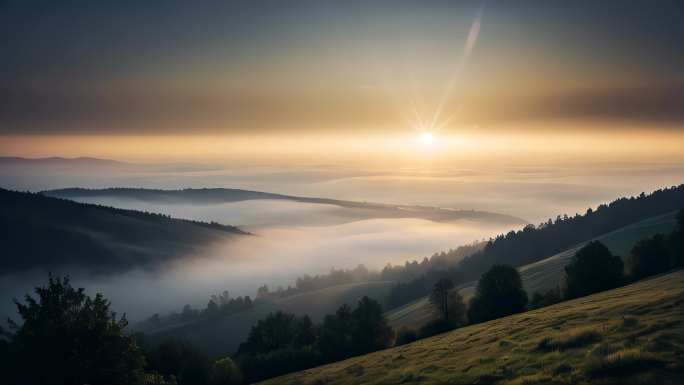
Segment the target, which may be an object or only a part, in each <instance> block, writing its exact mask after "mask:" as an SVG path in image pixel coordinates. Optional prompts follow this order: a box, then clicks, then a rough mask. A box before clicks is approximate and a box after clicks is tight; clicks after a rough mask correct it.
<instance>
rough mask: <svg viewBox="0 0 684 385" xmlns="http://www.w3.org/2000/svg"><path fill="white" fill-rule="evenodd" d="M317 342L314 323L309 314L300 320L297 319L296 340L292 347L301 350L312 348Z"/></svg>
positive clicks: (295, 323) (295, 324) (295, 325)
mask: <svg viewBox="0 0 684 385" xmlns="http://www.w3.org/2000/svg"><path fill="white" fill-rule="evenodd" d="M315 341H316V335H315V334H314V330H313V321H311V317H309V315H308V314H304V316H303V317H302V318H300V319H295V322H294V340H293V341H292V347H293V348H295V349H301V348H303V347H305V346H311V345H313V343H314V342H315Z"/></svg>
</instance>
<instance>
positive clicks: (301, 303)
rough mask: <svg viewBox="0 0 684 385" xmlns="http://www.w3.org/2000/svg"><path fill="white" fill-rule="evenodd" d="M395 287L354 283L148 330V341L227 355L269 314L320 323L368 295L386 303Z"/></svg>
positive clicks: (145, 333) (376, 283)
mask: <svg viewBox="0 0 684 385" xmlns="http://www.w3.org/2000/svg"><path fill="white" fill-rule="evenodd" d="M392 284H393V282H364V283H350V284H345V285H337V286H332V287H328V288H325V289H321V290H316V291H312V292H307V293H302V294H297V295H294V296H291V297H287V298H282V299H278V300H276V301H273V302H270V303H267V304H264V305H260V306H256V307H254V308H253V309H250V310H248V311H244V312H241V313H237V314H233V315H229V316H223V317H215V318H209V319H202V320H198V321H192V322H188V323H184V324H179V325H173V326H170V327H165V328H159V329H153V330H144V331H143V332H144V335H145V342H146V343H151V344H154V343H155V342H157V341H161V340H164V339H167V338H178V339H181V340H183V341H186V342H190V343H192V344H193V345H195V346H201V347H202V351H203V352H206V353H208V354H211V355H213V356H217V357H218V356H225V355H227V354H229V353H232V352H233V351H234V349H236V348H237V346H238V345H239V344H240V343H241V342H244V340H245V338H246V336H247V333H248V332H249V329H250V328H251V327H252V326H253V325H255V324H256V323H257V321H258V320H259V319H262V318H264V317H266V315H267V314H268V313H271V312H275V311H277V310H282V311H285V312H289V313H294V314H297V315H304V314H308V315H309V316H310V317H311V318H312V320H313V321H314V322H320V321H321V320H322V319H323V316H325V315H326V314H330V313H334V312H335V310H337V308H339V307H340V306H342V304H344V303H347V304H354V303H356V301H357V300H358V299H359V298H361V297H362V296H364V295H367V296H369V297H371V298H374V299H376V300H378V301H379V302H380V303H383V302H384V300H385V299H386V297H387V294H388V292H389V290H390V288H391V287H392Z"/></svg>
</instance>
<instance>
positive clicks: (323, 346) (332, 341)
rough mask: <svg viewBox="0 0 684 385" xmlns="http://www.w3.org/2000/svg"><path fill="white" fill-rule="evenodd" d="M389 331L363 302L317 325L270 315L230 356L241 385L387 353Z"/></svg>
mask: <svg viewBox="0 0 684 385" xmlns="http://www.w3.org/2000/svg"><path fill="white" fill-rule="evenodd" d="M393 342H394V331H393V329H392V328H391V327H390V326H389V325H388V323H387V319H386V318H385V317H384V316H383V310H382V307H381V306H380V304H379V303H378V302H377V301H375V300H373V299H370V298H368V297H367V296H364V297H363V298H361V299H359V302H358V303H357V305H356V308H354V309H352V308H351V307H350V306H349V305H347V304H344V305H342V306H341V307H340V308H339V309H337V311H336V312H335V313H334V314H328V315H326V316H325V317H324V319H323V322H321V323H320V324H313V322H312V321H311V318H309V317H308V316H306V315H305V316H302V317H296V316H295V315H294V314H289V313H284V312H280V311H279V312H276V313H271V314H269V315H268V316H266V318H264V319H262V320H259V321H258V322H257V324H256V325H254V326H253V327H252V328H251V330H250V332H249V335H248V336H247V341H245V342H244V343H242V344H240V346H239V347H238V350H237V352H236V354H235V356H234V360H235V362H236V363H237V364H238V366H239V367H240V368H241V370H242V373H243V374H244V379H245V381H247V382H256V381H261V380H264V379H267V378H271V377H275V376H279V375H282V374H286V373H290V372H293V371H297V370H302V369H306V368H310V367H313V366H318V365H322V364H324V363H328V362H334V361H338V360H341V359H345V358H348V357H352V356H355V355H360V354H365V353H369V352H372V351H376V350H379V349H384V348H386V347H389V346H390V345H391V344H392V343H393Z"/></svg>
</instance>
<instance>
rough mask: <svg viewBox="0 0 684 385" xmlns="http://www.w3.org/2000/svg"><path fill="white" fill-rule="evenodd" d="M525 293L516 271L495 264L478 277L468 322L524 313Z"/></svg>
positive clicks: (506, 266)
mask: <svg viewBox="0 0 684 385" xmlns="http://www.w3.org/2000/svg"><path fill="white" fill-rule="evenodd" d="M526 304H527V293H526V292H525V290H523V286H522V280H521V279H520V274H519V273H518V270H516V269H515V268H513V267H512V266H509V265H501V264H496V265H494V266H492V267H491V268H490V269H489V270H488V271H487V272H486V273H484V274H483V275H482V277H480V280H479V281H478V283H477V287H476V288H475V296H474V297H473V299H472V300H471V301H470V308H469V309H468V320H469V321H470V322H472V323H475V322H484V321H488V320H492V319H495V318H500V317H505V316H507V315H510V314H515V313H520V312H522V311H525V305H526Z"/></svg>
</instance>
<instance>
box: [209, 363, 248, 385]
mask: <svg viewBox="0 0 684 385" xmlns="http://www.w3.org/2000/svg"><path fill="white" fill-rule="evenodd" d="M209 383H210V384H211V385H233V384H241V383H242V373H241V372H240V368H238V366H237V365H235V363H234V362H233V360H231V359H230V357H225V358H221V359H220V360H218V361H216V362H214V364H213V365H212V366H211V375H210V376H209Z"/></svg>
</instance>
